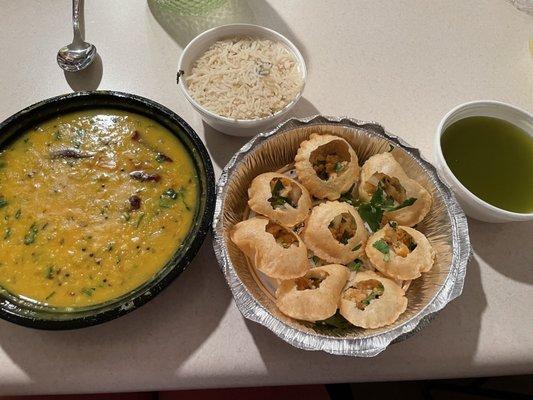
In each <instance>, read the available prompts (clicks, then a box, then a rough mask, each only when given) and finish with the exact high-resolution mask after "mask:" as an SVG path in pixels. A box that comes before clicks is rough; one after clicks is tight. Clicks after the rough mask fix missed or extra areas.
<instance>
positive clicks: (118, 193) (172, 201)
mask: <svg viewBox="0 0 533 400" xmlns="http://www.w3.org/2000/svg"><path fill="white" fill-rule="evenodd" d="M197 200H198V181H197V177H196V175H195V168H194V165H193V163H192V160H191V158H190V156H189V155H188V153H187V151H186V149H185V148H184V146H183V145H182V143H181V142H180V141H179V140H178V139H177V138H176V137H174V136H173V135H172V133H170V132H169V131H168V130H167V129H166V128H164V127H163V126H161V125H159V124H158V123H156V122H155V121H153V120H151V119H148V118H146V117H144V116H141V115H137V114H133V113H128V112H123V111H119V110H113V109H106V110H90V111H82V112H76V113H70V114H66V115H62V116H58V117H56V118H54V119H52V120H49V121H47V122H45V123H42V124H41V125H39V126H36V127H35V128H33V129H31V130H30V131H28V132H25V133H24V134H23V135H22V136H21V137H20V138H19V139H17V140H16V141H15V142H13V143H12V144H11V145H10V146H8V147H7V148H6V149H5V150H4V151H2V152H0V286H2V287H3V288H5V289H6V290H8V291H9V292H11V293H12V294H15V295H18V296H20V297H23V298H26V299H30V300H33V301H36V302H40V303H45V304H48V305H51V306H57V307H83V306H89V305H93V304H97V303H101V302H105V301H107V300H111V299H113V298H116V297H118V296H120V295H123V294H125V293H127V292H129V291H131V290H132V289H135V288H136V287H138V286H140V285H142V284H143V283H144V282H146V281H147V280H149V279H150V278H151V277H152V276H153V275H154V274H155V273H157V272H158V271H159V270H160V269H161V268H162V267H163V266H164V265H165V263H166V262H167V261H168V260H169V259H170V258H171V257H172V255H173V253H174V252H175V251H176V250H177V248H178V246H179V245H180V243H181V242H182V241H183V240H184V238H185V237H186V235H187V233H188V232H189V229H190V227H191V225H192V221H193V218H194V215H195V212H196V207H197Z"/></svg>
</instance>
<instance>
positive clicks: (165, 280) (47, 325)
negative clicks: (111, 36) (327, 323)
mask: <svg viewBox="0 0 533 400" xmlns="http://www.w3.org/2000/svg"><path fill="white" fill-rule="evenodd" d="M79 99H81V100H79ZM93 99H94V100H96V101H99V102H102V104H87V105H85V104H83V101H84V100H86V101H94V100H93ZM75 100H79V101H80V102H81V103H80V105H79V106H74V108H76V109H97V108H112V109H113V108H114V109H121V110H130V112H132V113H136V114H142V112H141V111H138V110H135V109H134V105H135V106H138V107H139V108H143V109H145V110H146V111H150V112H152V113H153V114H157V115H159V116H160V117H162V118H165V119H167V120H168V121H170V122H171V123H172V124H174V125H176V126H178V127H179V128H180V129H181V130H182V131H183V134H184V136H186V137H187V139H188V140H190V142H191V144H192V147H189V145H187V144H186V143H184V142H183V140H182V139H181V138H180V137H179V136H178V135H177V134H175V133H174V131H173V130H172V129H171V128H169V127H168V126H167V129H168V130H169V131H170V132H171V133H172V134H173V135H174V136H175V137H176V138H177V139H178V140H180V141H181V142H182V143H183V145H184V146H185V147H186V148H187V149H188V151H189V152H191V151H192V152H195V153H197V154H198V156H199V157H198V160H199V161H201V163H202V168H203V173H202V172H201V171H199V170H198V167H196V168H197V172H198V174H201V173H202V175H203V174H205V178H204V177H199V179H205V187H203V188H202V189H203V191H204V192H205V193H203V195H204V196H205V202H204V206H203V208H202V206H201V205H200V207H199V209H198V211H197V219H198V222H197V223H196V228H194V225H193V228H191V229H195V230H196V234H195V236H194V237H192V238H191V239H190V246H189V247H188V248H187V249H186V250H185V251H184V252H183V253H182V254H181V255H180V256H181V258H180V259H179V260H176V261H175V263H174V265H171V266H170V267H169V269H168V271H167V272H166V273H165V275H163V276H162V277H161V278H160V279H158V280H153V281H152V284H148V285H147V286H146V288H144V289H143V290H140V288H142V287H143V286H144V285H145V284H147V283H149V282H150V280H148V281H146V282H145V283H143V284H142V285H140V286H138V287H137V288H135V289H133V290H132V291H131V292H128V293H130V294H132V293H134V292H135V291H136V290H139V292H138V293H136V294H135V295H134V296H132V297H129V296H128V293H126V294H124V295H121V296H118V297H117V299H119V300H117V301H116V302H114V303H113V302H112V303H109V302H103V303H99V304H96V305H95V306H94V307H91V309H90V310H86V311H87V312H89V314H88V315H78V316H76V311H75V309H73V310H72V316H73V318H67V319H45V318H38V316H37V317H36V316H35V313H36V314H37V315H38V312H37V311H35V312H32V313H31V314H30V313H23V312H20V311H21V306H19V305H17V304H14V303H12V302H11V301H10V300H9V298H8V297H6V296H1V297H0V318H2V319H4V320H7V321H9V322H13V323H15V324H17V325H21V326H25V327H29V328H35V329H44V330H68V329H78V328H84V327H88V326H93V325H98V324H101V323H104V322H107V321H110V320H113V319H115V318H118V317H120V316H122V315H125V314H127V313H129V312H131V311H133V310H136V309H138V308H139V307H141V306H143V305H144V304H146V303H147V302H148V301H150V300H151V299H153V298H154V297H155V296H156V295H157V294H159V293H160V292H161V291H162V290H163V289H164V288H166V287H167V286H168V285H169V284H170V283H171V282H172V281H173V280H174V279H175V278H177V277H178V276H179V275H180V274H181V273H182V272H183V271H184V270H185V269H187V267H188V266H189V264H190V262H191V261H192V260H193V258H194V257H195V255H196V254H197V252H198V250H199V249H200V247H201V245H202V243H203V242H204V239H205V237H206V235H207V233H208V231H209V229H210V225H211V221H212V216H213V211H214V206H215V175H214V170H213V165H212V162H211V158H210V157H209V154H208V152H207V149H206V147H205V145H204V144H203V142H202V141H201V139H200V138H199V136H198V135H197V134H196V132H195V131H194V130H193V129H192V127H191V126H190V125H189V124H187V122H185V120H183V119H182V118H181V117H180V116H179V115H177V114H176V113H174V112H173V111H172V110H170V109H169V108H167V107H165V106H163V105H161V104H159V103H157V102H155V101H153V100H150V99H148V98H145V97H142V96H139V95H135V94H131V93H126V92H119V91H110V90H94V91H81V92H73V93H68V94H63V95H59V96H54V97H51V98H47V99H44V100H41V101H39V102H37V103H34V104H32V105H30V106H28V107H26V108H24V109H22V110H20V111H18V112H17V113H15V114H13V115H11V116H10V117H8V118H7V119H5V120H4V121H3V122H1V123H0V135H2V134H3V132H4V130H5V129H8V128H9V127H10V126H11V125H12V124H16V123H17V121H19V120H23V119H24V118H26V117H27V116H28V115H29V114H31V113H38V112H39V111H43V112H45V114H46V115H45V116H39V117H38V120H40V121H44V120H47V119H49V118H50V117H51V116H53V115H58V114H61V113H66V112H72V111H71V110H67V111H63V110H62V108H61V105H63V104H68V103H69V102H72V101H75ZM106 100H107V101H112V100H114V101H115V103H113V104H112V105H111V104H110V103H109V104H107V103H105V101H106ZM121 100H123V101H124V102H123V103H121V102H120V101H121ZM46 110H51V111H50V112H46ZM146 116H147V118H154V117H150V116H149V114H146ZM18 134H19V133H16V134H14V135H13V136H15V137H16V136H17V135H18ZM7 140H8V141H9V140H10V138H8V139H7ZM195 164H196V162H195ZM202 186H204V185H202ZM177 254H179V248H177V249H176V250H175V251H174V252H173V256H172V258H171V259H170V260H169V261H168V262H167V263H166V264H165V265H170V263H171V262H172V261H173V258H174V257H175V256H176V255H177ZM154 276H155V275H154ZM22 301H23V300H22ZM111 301H112V300H111ZM100 305H101V307H99V306H100ZM104 307H106V309H104V310H102V309H101V308H104ZM42 309H43V310H53V309H54V307H42ZM67 309H68V308H64V309H63V310H62V311H61V312H60V313H68V311H67ZM23 311H24V310H23ZM51 312H53V311H51ZM80 312H81V311H80Z"/></svg>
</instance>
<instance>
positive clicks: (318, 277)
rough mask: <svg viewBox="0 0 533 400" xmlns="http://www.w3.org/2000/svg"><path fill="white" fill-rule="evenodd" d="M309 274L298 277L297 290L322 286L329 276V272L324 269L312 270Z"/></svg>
mask: <svg viewBox="0 0 533 400" xmlns="http://www.w3.org/2000/svg"><path fill="white" fill-rule="evenodd" d="M308 275H310V276H302V277H301V278H297V279H296V281H295V282H296V290H315V289H318V288H319V287H320V284H321V283H322V281H324V279H326V278H327V277H328V275H329V274H328V273H327V272H324V271H311V273H309V274H308Z"/></svg>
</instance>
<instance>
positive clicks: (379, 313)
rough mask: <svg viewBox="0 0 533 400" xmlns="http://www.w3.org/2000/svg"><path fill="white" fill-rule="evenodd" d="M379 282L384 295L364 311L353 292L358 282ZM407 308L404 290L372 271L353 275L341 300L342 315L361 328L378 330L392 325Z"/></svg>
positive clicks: (371, 302)
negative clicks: (359, 306) (355, 299)
mask: <svg viewBox="0 0 533 400" xmlns="http://www.w3.org/2000/svg"><path fill="white" fill-rule="evenodd" d="M370 280H374V281H378V282H379V283H381V285H383V294H382V295H381V296H379V298H377V299H375V300H372V301H370V302H369V304H368V305H367V306H366V307H365V308H364V309H363V310H361V309H359V308H358V307H357V304H356V302H355V301H354V300H353V298H352V296H351V290H353V288H354V286H355V285H356V284H357V283H358V282H364V281H370ZM406 308H407V298H406V297H405V292H404V291H403V289H402V288H401V287H400V286H399V285H398V284H397V283H396V282H394V281H392V280H390V279H388V278H385V277H383V276H381V275H379V274H376V273H375V272H372V271H365V272H358V273H352V274H351V275H350V279H349V281H348V283H347V284H346V287H345V288H344V290H343V292H342V294H341V299H340V313H341V315H342V316H343V317H344V318H346V319H347V320H348V321H349V322H350V323H351V324H353V325H355V326H359V327H361V328H367V329H376V328H381V327H383V326H387V325H390V324H392V323H393V322H394V321H396V320H397V319H398V317H399V316H400V315H401V314H402V313H403V312H404V311H405V310H406Z"/></svg>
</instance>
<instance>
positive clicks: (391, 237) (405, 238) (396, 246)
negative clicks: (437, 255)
mask: <svg viewBox="0 0 533 400" xmlns="http://www.w3.org/2000/svg"><path fill="white" fill-rule="evenodd" d="M384 240H385V242H386V243H387V244H388V245H389V248H390V249H392V251H394V253H396V255H398V256H400V257H404V258H405V257H407V256H408V255H409V253H411V252H412V251H413V250H414V249H416V243H415V241H414V240H413V237H412V236H411V235H409V234H408V233H407V232H405V231H404V230H403V229H398V227H397V224H396V223H395V222H393V221H391V222H389V224H388V225H387V227H386V228H385V236H384Z"/></svg>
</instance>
